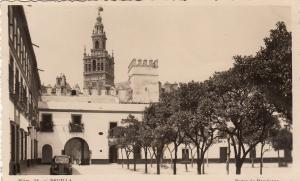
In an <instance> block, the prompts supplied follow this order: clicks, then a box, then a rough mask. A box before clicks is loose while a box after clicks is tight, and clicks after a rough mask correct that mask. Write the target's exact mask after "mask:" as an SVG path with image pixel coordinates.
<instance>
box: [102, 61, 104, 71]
mask: <svg viewBox="0 0 300 181" xmlns="http://www.w3.org/2000/svg"><path fill="white" fill-rule="evenodd" d="M103 70H104V64H103V62H101V71H103Z"/></svg>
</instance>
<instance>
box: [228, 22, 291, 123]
mask: <svg viewBox="0 0 300 181" xmlns="http://www.w3.org/2000/svg"><path fill="white" fill-rule="evenodd" d="M264 42H265V47H262V48H261V49H260V51H258V52H257V53H256V55H255V56H244V57H242V56H235V57H234V59H235V65H234V66H235V68H236V69H239V70H241V71H242V72H243V74H244V76H245V77H246V79H245V81H247V82H250V83H252V84H253V85H256V86H257V87H258V88H259V89H260V90H261V91H262V92H263V93H264V94H265V95H266V98H267V100H268V101H269V102H270V103H272V104H274V105H275V107H276V109H277V111H278V112H280V113H282V114H284V115H285V117H286V118H287V119H288V121H289V123H290V124H291V123H292V34H291V32H288V31H287V29H286V26H285V24H284V22H278V23H277V24H276V28H275V29H272V30H271V31H270V36H269V37H267V38H265V39H264Z"/></svg>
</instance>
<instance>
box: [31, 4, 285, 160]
mask: <svg viewBox="0 0 300 181" xmlns="http://www.w3.org/2000/svg"><path fill="white" fill-rule="evenodd" d="M102 10H103V9H102V8H100V9H99V12H98V17H97V19H96V24H95V26H94V30H93V34H92V42H93V48H92V49H91V52H90V53H89V54H87V53H86V52H84V58H83V77H84V87H83V90H84V91H83V94H80V93H77V92H75V93H74V94H73V93H72V92H73V91H74V90H79V92H80V88H79V87H78V86H75V89H73V90H71V88H70V87H71V86H70V85H68V84H67V81H66V77H65V76H60V77H57V79H56V85H55V86H54V88H53V87H52V86H51V85H49V86H46V87H45V90H44V91H43V95H42V98H41V100H40V101H39V118H40V131H39V132H38V137H39V142H38V143H39V144H38V149H37V150H38V153H37V154H38V157H39V158H40V159H41V162H42V163H50V162H51V159H52V157H53V156H54V155H60V154H66V155H70V156H71V157H72V158H73V160H74V162H75V163H78V164H102V163H117V162H120V161H121V159H122V155H123V156H124V153H122V152H121V150H120V149H118V148H117V145H115V144H114V141H113V140H114V137H113V132H112V129H113V128H114V127H116V126H120V125H122V124H121V122H122V120H123V119H126V118H127V117H128V116H129V115H133V116H135V117H136V118H137V119H138V120H142V118H143V112H144V110H145V108H146V107H147V106H149V104H150V103H152V102H158V101H159V94H160V91H161V92H171V91H174V90H176V89H177V88H178V84H177V83H174V84H170V83H166V84H164V85H160V83H159V78H158V76H159V73H158V60H147V59H133V60H132V61H131V63H130V64H129V66H128V80H127V81H125V82H121V83H116V84H115V83H114V57H113V55H109V54H108V53H107V51H106V35H105V31H104V26H103V24H102V18H101V15H100V13H101V11H102ZM67 85H68V86H67ZM66 86H67V87H68V90H69V91H67V92H69V93H65V92H64V90H65V87H66ZM47 90H48V91H47ZM51 90H53V91H51ZM54 90H55V91H54ZM52 92H56V93H52ZM58 92H60V93H58ZM70 92H71V93H70ZM168 147H169V149H167V148H166V149H165V151H164V156H163V157H164V160H170V159H171V158H173V157H174V155H173V154H174V153H171V152H168V150H173V146H172V144H170V145H168ZM227 150H228V143H227V142H226V140H218V143H217V144H214V145H213V146H212V147H211V148H210V149H209V150H208V152H207V155H206V158H208V159H209V161H214V162H220V163H222V162H226V160H227ZM259 150H260V145H258V146H257V149H255V150H253V151H251V154H250V155H249V159H247V161H249V160H250V157H251V158H252V159H256V155H259ZM270 150H271V151H269V152H266V153H265V161H272V159H274V158H276V157H277V153H276V152H275V151H273V150H272V148H271V147H270ZM280 154H281V155H282V154H283V153H282V152H281V153H280ZM194 155H195V147H186V146H185V145H181V146H180V148H179V151H178V158H179V161H186V160H190V159H191V158H192V157H193V156H194ZM133 156H135V157H136V158H137V159H138V160H139V161H141V162H142V161H143V159H144V155H143V150H142V149H137V150H135V154H131V156H130V158H131V159H132V158H133ZM230 158H232V159H233V158H234V156H233V154H231V156H230ZM257 160H258V158H257ZM182 163H183V162H182Z"/></svg>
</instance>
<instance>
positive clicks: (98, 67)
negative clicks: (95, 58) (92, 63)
mask: <svg viewBox="0 0 300 181" xmlns="http://www.w3.org/2000/svg"><path fill="white" fill-rule="evenodd" d="M97 71H100V63H99V62H98V63H97Z"/></svg>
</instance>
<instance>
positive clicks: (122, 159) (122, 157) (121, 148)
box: [121, 148, 124, 168]
mask: <svg viewBox="0 0 300 181" xmlns="http://www.w3.org/2000/svg"><path fill="white" fill-rule="evenodd" d="M121 156H122V168H124V158H123V148H121Z"/></svg>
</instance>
